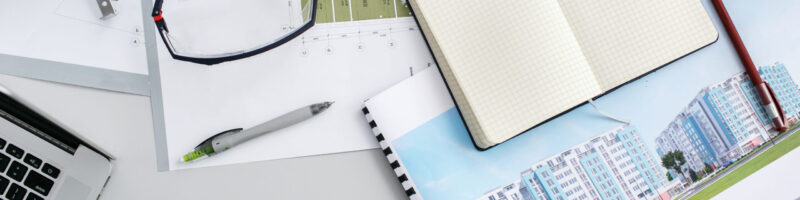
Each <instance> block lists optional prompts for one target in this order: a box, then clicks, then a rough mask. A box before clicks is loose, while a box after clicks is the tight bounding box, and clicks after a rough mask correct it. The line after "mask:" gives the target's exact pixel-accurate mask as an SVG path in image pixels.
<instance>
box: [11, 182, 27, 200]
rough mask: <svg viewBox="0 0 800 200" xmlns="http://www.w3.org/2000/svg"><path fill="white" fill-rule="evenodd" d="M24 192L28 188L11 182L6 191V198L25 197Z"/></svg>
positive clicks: (12, 199)
mask: <svg viewBox="0 0 800 200" xmlns="http://www.w3.org/2000/svg"><path fill="white" fill-rule="evenodd" d="M25 193H28V190H26V189H25V188H23V187H22V186H19V185H17V184H16V183H12V184H11V187H10V188H8V192H6V198H8V199H9V200H22V198H25Z"/></svg>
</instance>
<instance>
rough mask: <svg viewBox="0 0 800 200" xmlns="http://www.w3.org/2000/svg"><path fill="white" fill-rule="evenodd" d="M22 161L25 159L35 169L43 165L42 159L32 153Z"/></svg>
mask: <svg viewBox="0 0 800 200" xmlns="http://www.w3.org/2000/svg"><path fill="white" fill-rule="evenodd" d="M22 161H25V163H28V165H30V166H31V167H33V168H34V169H39V167H41V166H42V159H39V158H37V157H36V156H33V155H31V153H28V155H25V159H22Z"/></svg>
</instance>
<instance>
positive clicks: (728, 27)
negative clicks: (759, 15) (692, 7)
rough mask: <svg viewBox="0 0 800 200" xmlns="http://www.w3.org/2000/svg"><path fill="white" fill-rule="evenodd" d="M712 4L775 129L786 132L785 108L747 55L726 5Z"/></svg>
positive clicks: (718, 0)
mask: <svg viewBox="0 0 800 200" xmlns="http://www.w3.org/2000/svg"><path fill="white" fill-rule="evenodd" d="M711 2H712V3H713V4H714V8H715V9H716V10H717V14H718V15H719V18H720V20H721V21H722V24H723V25H724V26H725V31H726V32H727V33H728V37H730V38H731V42H732V43H733V47H735V48H736V53H737V54H739V60H741V61H742V64H744V69H745V70H746V71H747V75H748V76H749V77H750V81H752V82H753V85H754V86H755V87H756V90H757V91H758V96H759V98H760V99H761V104H762V105H763V106H764V110H765V111H766V112H767V115H768V116H769V118H770V119H772V123H773V124H775V129H777V130H778V131H785V130H786V129H788V125H787V123H786V117H784V114H783V108H781V105H780V103H778V98H776V97H775V93H774V92H772V88H771V87H770V86H769V84H767V83H766V82H764V80H761V75H759V74H758V70H757V69H756V66H755V65H754V64H753V60H751V59H750V54H748V53H747V48H745V47H744V42H742V38H741V37H739V32H737V31H736V27H735V26H734V25H733V21H731V17H730V16H729V15H728V11H727V10H725V5H723V4H722V0H711Z"/></svg>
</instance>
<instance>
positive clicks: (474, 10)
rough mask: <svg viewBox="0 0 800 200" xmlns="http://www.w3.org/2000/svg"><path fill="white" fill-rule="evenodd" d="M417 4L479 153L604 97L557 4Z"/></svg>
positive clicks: (471, 0)
mask: <svg viewBox="0 0 800 200" xmlns="http://www.w3.org/2000/svg"><path fill="white" fill-rule="evenodd" d="M412 4H413V5H415V7H414V9H415V11H417V13H419V14H424V16H422V17H420V16H419V15H418V17H420V18H422V19H421V20H420V21H421V22H420V23H421V24H422V23H423V22H424V23H425V24H423V29H426V27H425V26H426V25H427V29H429V30H426V36H427V37H428V38H429V40H431V38H433V39H434V40H433V41H435V44H436V45H432V49H433V50H434V54H438V55H436V57H437V59H438V60H439V61H440V63H439V65H440V66H441V67H442V72H443V73H444V74H445V79H446V81H448V84H449V85H450V87H451V91H452V92H453V94H454V96H455V97H456V102H457V104H458V106H459V108H460V109H461V111H462V113H463V114H464V115H463V117H464V119H465V121H466V122H467V126H468V128H469V129H470V132H471V134H473V139H474V140H475V142H476V144H477V145H479V146H481V147H484V148H485V147H488V146H492V145H494V144H496V143H499V142H502V141H505V140H507V139H509V138H511V137H513V136H515V135H517V134H519V133H521V132H523V131H525V130H527V129H529V128H531V127H532V126H533V125H536V124H539V123H541V122H543V121H544V120H547V119H549V118H550V117H553V116H555V115H556V114H558V113H561V112H563V111H564V110H567V109H569V108H571V107H574V106H576V105H578V104H580V103H581V102H583V101H585V100H586V99H589V98H590V97H592V96H595V95H598V94H600V93H601V92H600V91H601V90H600V88H599V85H598V83H597V81H596V80H595V78H594V75H593V74H592V71H591V69H590V66H589V64H588V63H587V62H586V60H585V59H584V56H583V54H582V52H581V49H580V47H579V45H578V42H577V41H576V40H575V38H574V36H573V34H572V31H571V29H570V27H569V24H568V23H567V20H566V19H565V18H564V16H563V15H562V13H561V9H560V7H559V4H558V2H557V1H555V0H553V1H499V2H487V1H477V0H468V1H459V0H415V1H412ZM436 51H440V52H436ZM442 57H444V59H442ZM443 60H446V63H442V62H441V61H443ZM448 73H450V74H449V75H448ZM454 86H455V87H454ZM465 104H468V105H465ZM477 124H480V126H479V127H478V126H477ZM481 132H482V133H483V134H481ZM481 135H485V138H481ZM481 143H483V144H481Z"/></svg>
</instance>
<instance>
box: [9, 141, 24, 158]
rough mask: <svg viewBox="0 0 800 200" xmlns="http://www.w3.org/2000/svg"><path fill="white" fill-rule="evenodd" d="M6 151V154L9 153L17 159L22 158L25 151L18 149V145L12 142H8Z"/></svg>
mask: <svg viewBox="0 0 800 200" xmlns="http://www.w3.org/2000/svg"><path fill="white" fill-rule="evenodd" d="M6 152H8V154H11V156H14V157H17V158H19V159H22V155H25V151H23V150H22V149H20V148H19V147H17V146H16V145H14V144H8V148H6Z"/></svg>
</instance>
